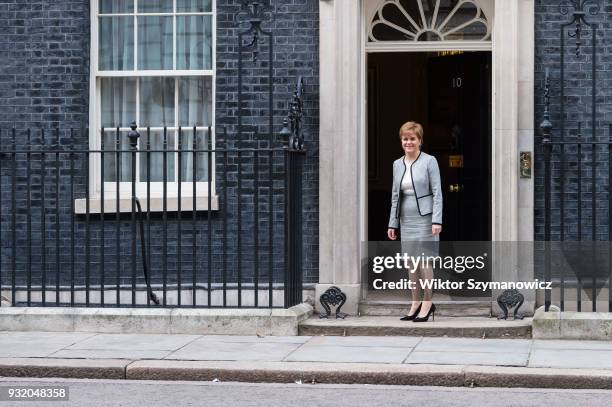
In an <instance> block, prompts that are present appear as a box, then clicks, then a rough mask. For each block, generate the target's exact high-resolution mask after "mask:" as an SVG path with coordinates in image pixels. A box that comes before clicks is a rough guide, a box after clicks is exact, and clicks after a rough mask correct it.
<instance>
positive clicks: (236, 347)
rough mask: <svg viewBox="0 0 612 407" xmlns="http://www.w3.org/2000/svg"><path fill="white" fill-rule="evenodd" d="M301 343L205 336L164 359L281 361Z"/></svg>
mask: <svg viewBox="0 0 612 407" xmlns="http://www.w3.org/2000/svg"><path fill="white" fill-rule="evenodd" d="M301 345H302V344H301V343H275V342H268V343H265V342H262V343H253V342H213V341H211V340H210V339H208V338H206V339H197V340H195V341H193V342H191V343H190V344H188V345H186V346H185V347H183V348H181V349H179V350H177V351H176V352H172V353H171V354H170V355H168V356H166V357H165V359H183V360H250V361H252V360H267V361H281V360H283V359H284V358H285V357H286V356H287V355H289V354H290V353H291V352H293V351H294V350H296V349H297V348H298V347H299V346H301Z"/></svg>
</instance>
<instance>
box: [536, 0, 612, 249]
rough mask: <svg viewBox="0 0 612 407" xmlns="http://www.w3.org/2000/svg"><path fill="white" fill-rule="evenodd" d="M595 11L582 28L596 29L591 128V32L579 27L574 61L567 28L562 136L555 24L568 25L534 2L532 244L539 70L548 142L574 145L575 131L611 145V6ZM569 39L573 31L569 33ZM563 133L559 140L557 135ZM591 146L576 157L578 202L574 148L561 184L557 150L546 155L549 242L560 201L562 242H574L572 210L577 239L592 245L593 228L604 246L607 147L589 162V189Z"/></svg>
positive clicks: (550, 2) (539, 234)
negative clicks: (547, 89) (547, 88)
mask: <svg viewBox="0 0 612 407" xmlns="http://www.w3.org/2000/svg"><path fill="white" fill-rule="evenodd" d="M599 3H600V5H601V8H600V10H599V14H598V15H594V16H593V15H589V14H588V13H587V15H586V19H587V21H588V22H590V23H592V24H595V25H596V27H597V39H596V43H595V44H596V55H597V56H596V73H595V77H596V81H597V82H596V94H595V95H596V105H597V114H596V119H595V126H594V127H593V123H592V115H591V110H592V106H593V104H592V92H591V83H592V82H591V80H592V78H593V75H592V71H591V69H592V68H591V61H592V56H591V46H592V40H591V38H592V31H591V29H590V28H589V27H583V30H582V34H581V36H582V45H581V48H580V54H579V56H576V54H575V52H576V40H575V38H570V37H569V36H568V34H567V33H568V30H570V29H572V28H575V25H572V26H570V27H568V28H566V30H565V52H564V58H565V61H564V70H565V81H564V83H563V86H564V92H565V96H564V106H565V108H564V110H565V113H564V117H565V130H564V131H563V132H562V131H561V125H562V124H561V122H562V121H561V117H562V115H561V96H560V92H561V86H562V83H561V82H560V76H561V69H560V67H561V57H560V55H561V40H560V36H561V31H560V30H561V24H563V23H566V22H568V21H570V20H571V9H570V15H562V14H561V13H560V9H559V2H558V1H556V0H536V10H535V11H536V15H535V41H536V42H535V80H536V89H535V106H536V122H535V126H536V136H535V142H536V147H535V183H536V184H535V187H536V189H535V208H536V209H535V222H536V225H535V238H536V239H537V240H543V239H544V223H545V222H544V220H545V219H544V199H545V192H544V155H543V151H542V147H541V136H540V133H539V125H540V123H541V121H542V118H543V116H542V114H543V110H544V97H543V95H544V77H545V69H546V68H548V69H549V71H550V77H551V98H550V106H551V108H550V109H551V119H550V120H551V122H552V123H553V126H554V129H553V134H552V139H553V140H561V139H562V137H564V140H575V139H576V135H577V133H578V127H579V125H580V126H581V127H582V132H581V133H582V135H581V138H582V139H583V140H586V141H592V140H593V129H594V130H595V140H597V141H606V140H609V139H612V136H611V135H610V134H609V131H608V126H609V124H610V123H612V45H611V41H610V39H611V38H612V5H610V2H599ZM571 32H572V33H573V32H574V30H571ZM562 133H563V134H562ZM592 151H593V150H592V147H591V146H585V147H583V148H582V151H581V154H580V156H581V160H582V164H581V165H580V170H581V172H582V186H581V188H580V191H581V192H582V194H581V195H582V196H581V197H580V199H579V189H578V168H579V167H578V148H577V147H576V146H566V147H565V164H564V168H565V170H564V172H563V173H564V174H565V176H564V177H563V178H562V175H561V174H562V172H561V165H562V163H561V155H560V150H559V149H558V148H557V147H555V154H553V155H552V160H551V166H552V198H551V201H550V205H551V209H552V210H551V239H552V240H559V239H560V238H561V235H562V233H561V208H560V207H561V201H562V199H563V200H564V206H565V208H564V214H563V219H564V225H563V235H564V236H563V238H564V239H566V240H576V239H578V238H579V231H578V224H579V218H578V205H580V207H581V210H582V214H581V221H582V228H581V229H582V238H583V239H586V240H590V239H592V230H593V226H595V227H596V229H595V230H596V239H598V240H608V239H609V236H608V226H607V225H608V219H609V214H608V209H609V208H608V181H609V177H608V162H609V161H610V156H609V153H608V148H607V146H601V147H597V148H596V154H595V160H596V169H595V177H594V179H595V183H594V188H593V183H592V179H593V178H592V175H593V167H592V162H593V153H592ZM562 182H563V185H564V193H563V196H562V194H561V183H562ZM593 190H595V196H594V197H595V203H596V217H595V223H593V210H592V202H593V201H592V198H593V195H592V192H593Z"/></svg>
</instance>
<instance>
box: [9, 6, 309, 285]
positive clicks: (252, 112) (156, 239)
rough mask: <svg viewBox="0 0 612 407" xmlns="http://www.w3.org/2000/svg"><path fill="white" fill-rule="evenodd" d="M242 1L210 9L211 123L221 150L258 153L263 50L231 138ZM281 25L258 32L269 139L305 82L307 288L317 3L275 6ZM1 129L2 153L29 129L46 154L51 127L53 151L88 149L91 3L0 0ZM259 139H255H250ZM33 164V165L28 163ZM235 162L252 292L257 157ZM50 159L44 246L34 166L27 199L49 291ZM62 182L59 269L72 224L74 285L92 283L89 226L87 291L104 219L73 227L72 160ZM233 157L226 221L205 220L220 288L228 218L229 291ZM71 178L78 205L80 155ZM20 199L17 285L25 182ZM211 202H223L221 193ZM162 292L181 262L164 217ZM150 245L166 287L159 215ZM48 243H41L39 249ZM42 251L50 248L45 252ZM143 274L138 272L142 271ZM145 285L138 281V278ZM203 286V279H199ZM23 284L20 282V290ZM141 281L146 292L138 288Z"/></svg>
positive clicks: (278, 219)
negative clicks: (265, 34)
mask: <svg viewBox="0 0 612 407" xmlns="http://www.w3.org/2000/svg"><path fill="white" fill-rule="evenodd" d="M238 3H239V2H238V1H237V0H217V50H216V51H217V54H216V55H217V78H216V81H217V82H216V83H217V89H216V106H215V107H216V121H217V125H218V127H219V128H222V127H226V128H227V129H228V137H227V139H226V140H224V139H223V137H222V136H221V135H219V136H218V137H217V141H218V143H217V145H218V147H221V148H222V147H225V146H227V147H229V148H232V147H255V146H266V145H267V143H266V140H267V139H268V133H269V131H270V129H269V126H268V120H267V115H268V87H267V86H268V80H267V67H268V64H267V46H266V45H265V44H264V45H262V52H261V54H260V55H259V62H258V63H257V64H254V63H253V62H252V60H251V58H250V55H248V54H247V55H245V58H248V59H245V65H244V70H243V74H244V86H243V92H244V101H245V102H244V104H243V105H242V109H243V127H242V133H241V134H238V128H237V91H238V78H237V74H238V72H237V60H238V52H237V50H238V47H237V41H238V40H237V33H238V31H241V30H245V29H246V28H247V26H246V25H240V23H239V21H238V19H237V12H238V9H239V6H238ZM275 3H276V4H277V6H276V15H275V19H274V20H273V21H272V22H266V23H264V25H263V26H264V29H270V30H272V32H273V34H274V62H273V68H274V112H273V115H274V124H273V129H272V133H273V134H274V135H275V137H277V136H276V135H277V134H278V133H279V132H280V130H281V128H282V120H283V118H284V117H285V115H286V113H287V109H288V103H289V101H290V100H291V95H292V92H293V89H294V86H295V83H296V81H297V78H298V76H300V75H301V76H303V77H304V82H305V97H304V103H305V109H306V110H305V135H306V140H305V146H306V148H307V150H308V154H307V158H306V162H305V166H304V173H303V186H304V199H303V217H304V233H303V249H304V281H305V282H316V281H318V151H317V148H318V0H279V1H276V2H275ZM0 53H1V54H0V59H2V61H3V63H2V65H1V66H0V128H2V131H3V133H2V135H1V140H2V145H3V146H7V145H8V143H9V141H10V135H9V134H7V131H6V129H7V128H10V127H12V126H13V125H15V126H16V127H17V128H18V129H21V131H18V132H17V144H18V146H25V145H27V137H28V136H27V133H26V132H25V131H24V129H26V128H28V127H31V128H33V129H34V128H35V129H40V128H43V129H47V132H46V133H45V139H46V143H47V144H50V143H54V142H55V133H51V134H50V133H49V129H51V128H55V127H57V126H58V125H59V126H61V128H62V129H63V130H62V131H61V132H60V144H62V145H63V146H69V145H73V146H75V148H79V147H84V146H86V142H87V138H86V137H84V136H83V135H82V134H81V132H80V131H79V130H78V129H79V128H81V127H82V126H86V125H87V117H88V108H89V106H88V104H89V97H88V96H89V93H88V92H89V90H88V81H89V55H88V54H89V2H88V1H85V0H78V1H77V0H58V1H0ZM71 127H73V128H75V129H77V130H76V132H75V133H74V140H73V141H71V139H70V133H69V131H68V129H69V128H71ZM255 131H257V132H258V134H255V133H254V132H255ZM41 136H42V133H41V132H40V131H39V130H36V131H34V132H33V133H32V134H31V139H32V144H37V143H40V139H41ZM35 157H36V156H35ZM220 158H221V157H219V159H218V160H217V164H216V165H217V182H218V185H219V186H222V185H223V182H222V178H221V174H222V173H223V172H222V171H223V165H222V160H221V159H220ZM241 158H242V160H241V162H242V167H241V172H242V179H243V182H242V195H241V196H242V198H241V201H240V202H241V217H242V234H241V236H242V237H241V240H242V252H241V253H242V256H240V258H241V261H242V264H240V268H241V273H242V276H243V279H244V281H245V282H249V281H252V276H253V272H254V262H253V259H254V253H253V242H254V239H255V237H254V236H253V232H252V231H253V226H254V217H253V212H254V208H255V206H254V195H255V188H254V185H255V173H254V166H253V165H252V164H253V157H252V156H248V155H245V156H243V157H241ZM54 160H55V157H54V156H47V164H46V168H45V173H46V174H47V175H46V176H45V182H46V183H47V186H46V187H45V191H46V192H45V194H44V197H45V202H44V205H45V206H46V208H47V210H46V215H45V217H46V223H45V228H46V231H45V235H46V236H47V238H46V239H44V240H43V239H42V236H43V234H42V228H41V223H40V222H41V217H42V216H41V212H42V211H41V206H42V199H41V198H42V194H41V187H40V179H41V174H42V172H43V168H41V167H40V164H39V161H38V163H35V164H32V167H31V174H32V175H33V177H34V178H33V179H34V180H35V182H34V185H33V186H32V190H31V199H30V200H29V202H30V205H31V210H30V213H31V217H30V222H31V224H32V228H33V230H34V231H35V233H34V234H33V235H32V237H33V240H32V241H31V242H30V247H31V249H29V250H30V251H31V253H32V256H31V259H30V260H29V261H30V264H31V266H32V269H33V273H34V277H33V279H34V281H35V282H39V281H40V278H41V265H40V264H41V263H42V261H43V257H42V255H43V254H45V256H46V261H47V263H48V264H47V268H46V271H47V273H48V274H49V275H48V277H47V281H49V282H53V281H54V276H55V256H56V250H55V237H56V235H55V233H56V231H55V230H56V229H55V215H54V214H55V212H54V211H55V205H56V201H55V195H56V194H55V192H56V189H55V188H56V187H55V184H54V183H53V182H54V180H55V178H54V177H55V172H56V170H57V165H56V163H55V161H54ZM266 160H267V157H265V156H262V157H260V162H261V164H262V167H261V171H262V172H261V173H260V177H261V178H265V176H266V173H265V170H264V169H265V168H267V167H266V165H267V161H266ZM59 161H60V163H59V171H60V175H61V177H60V185H59V190H60V193H59V196H60V199H59V206H60V235H59V237H60V243H61V250H60V264H61V265H62V267H61V280H62V281H66V280H65V279H66V278H67V277H68V276H69V273H70V270H69V268H67V267H68V266H67V265H68V264H70V262H71V257H70V253H69V252H68V251H67V248H68V247H69V245H70V244H71V235H70V230H71V227H72V221H73V219H74V220H75V229H76V234H75V237H76V239H75V241H76V252H77V253H76V260H75V263H76V264H75V270H76V271H75V273H76V279H77V284H79V283H83V284H84V283H85V282H86V280H87V271H86V263H87V262H86V252H85V239H86V235H85V230H86V228H87V227H89V231H90V242H91V243H92V245H94V247H92V249H91V252H90V254H89V264H90V269H89V271H88V274H89V276H90V281H91V282H92V283H93V282H96V281H97V276H98V275H99V273H100V264H99V263H100V257H99V245H100V242H101V238H102V235H101V229H100V226H101V224H100V220H99V218H98V217H96V216H94V215H92V216H91V218H90V222H89V225H87V223H86V222H85V218H84V217H83V216H78V217H76V218H75V217H73V216H72V215H71V210H70V202H71V199H70V179H71V178H70V162H69V160H68V156H66V155H62V156H60V160H59ZM238 162H239V161H238V160H237V157H229V159H228V163H229V166H228V168H227V170H228V174H227V176H228V184H227V185H228V205H225V202H221V208H222V209H221V210H220V211H218V212H214V213H213V214H212V219H211V224H212V230H211V232H212V234H213V236H214V237H213V244H212V246H213V263H214V264H213V267H212V269H213V271H214V273H213V282H214V281H222V272H221V270H222V267H223V261H222V259H221V257H220V256H219V254H220V253H221V248H222V239H221V237H222V236H223V233H222V231H223V229H222V228H223V219H224V218H225V219H227V220H228V224H229V228H228V229H227V253H228V256H227V258H226V259H227V260H226V261H227V263H226V264H227V272H228V274H227V280H228V281H231V280H232V279H233V278H235V277H236V276H237V274H238V267H239V263H238V260H237V259H238V254H239V252H238V250H239V249H238V247H237V238H238V230H237V224H236V218H237V216H238V214H237V210H238V205H237V204H236V200H237V194H238V191H237V170H238ZM281 162H282V159H281V157H280V156H278V157H277V158H276V159H275V163H278V164H280V163H281ZM73 165H74V169H75V170H74V171H73V172H72V185H73V188H74V196H76V197H84V196H85V185H86V184H85V177H84V176H83V174H84V173H86V165H85V160H83V156H82V155H77V156H76V158H75V160H74V164H73ZM26 166H27V163H26V160H25V154H23V155H21V156H18V167H17V168H18V174H22V175H23V174H25V171H26ZM2 168H3V172H2V174H3V176H2V185H1V188H2V191H3V193H2V197H3V200H2V208H3V211H2V248H3V251H2V277H3V284H6V283H7V278H9V277H10V276H9V274H7V272H8V267H9V266H10V262H11V261H12V260H11V257H12V256H11V253H10V251H8V250H7V249H8V245H9V244H10V238H11V236H10V234H8V231H9V229H8V227H9V226H10V222H11V220H12V219H11V217H10V215H9V209H10V208H11V205H12V203H11V202H10V200H9V194H8V192H9V191H10V183H9V175H10V171H11V167H10V164H9V162H8V161H6V160H3V162H2ZM279 171H282V167H279V166H276V167H275V174H273V175H274V177H275V178H276V180H275V182H274V185H273V186H274V188H275V190H274V198H273V204H272V205H273V210H274V217H273V219H274V228H273V229H274V242H273V247H272V251H273V259H274V269H275V274H274V277H275V280H278V279H279V278H280V276H281V275H282V274H281V273H282V269H281V268H282V253H283V236H282V232H283V222H282V220H283V217H284V216H283V214H282V210H283V204H284V202H283V193H282V192H283V185H284V184H283V180H282V174H281V172H279ZM18 183H19V188H18V189H19V190H20V191H21V192H20V193H18V196H17V200H16V206H17V208H18V211H17V229H18V231H19V233H18V239H19V247H18V250H17V259H16V260H17V263H18V269H19V270H21V272H20V273H19V276H20V277H23V274H25V273H24V270H26V268H27V266H28V260H27V257H28V253H29V250H28V245H27V240H25V233H24V232H25V231H26V230H27V224H28V219H27V216H26V212H27V202H28V199H27V196H26V194H25V192H24V191H25V178H23V177H21V178H18ZM259 185H260V188H259V190H258V192H259V195H260V199H259V202H260V206H259V210H260V211H261V213H262V217H261V218H260V221H261V224H260V239H259V240H260V243H261V244H262V253H267V251H268V247H267V246H266V243H267V234H266V233H267V223H266V222H267V218H266V214H267V209H268V208H269V206H267V205H268V204H269V202H268V200H267V186H268V185H266V183H265V182H264V181H261V182H260V184H259ZM217 193H218V194H219V195H220V199H222V198H223V197H222V195H221V194H222V191H221V190H218V191H217ZM198 216H199V217H198V224H197V227H196V233H195V236H196V237H195V238H196V244H197V256H196V259H195V262H196V266H197V267H198V268H199V269H200V270H203V269H205V268H206V267H207V265H206V261H207V259H208V249H207V247H208V243H207V238H208V223H207V213H200V214H198ZM114 219H115V216H114V214H113V215H111V216H107V221H105V233H104V242H105V246H106V250H105V253H106V255H105V263H104V264H105V265H106V267H105V268H106V270H112V269H114V264H115V261H116V253H117V251H116V249H115V245H116V242H117V240H116V233H117V229H116V223H114ZM183 219H184V220H183V222H182V224H181V227H182V230H183V233H182V235H181V236H182V244H183V256H182V257H181V259H182V262H183V267H184V270H185V271H184V272H183V275H182V278H183V281H184V282H189V283H190V282H191V274H190V271H191V269H192V264H193V261H194V259H193V256H192V254H191V253H192V252H191V248H192V240H191V239H192V236H193V233H192V230H191V213H185V214H183ZM168 225H169V226H168V227H169V232H168V239H169V247H168V253H169V256H168V270H169V275H168V281H169V282H173V281H175V280H176V278H177V276H176V267H177V265H176V262H177V254H176V252H177V245H176V240H177V232H176V230H177V227H178V222H177V219H176V216H175V214H170V215H169V221H168ZM130 231H131V229H130V223H129V215H127V216H126V215H122V217H121V222H120V228H119V236H120V239H119V243H120V245H119V246H120V248H119V251H120V256H119V261H120V262H121V263H122V264H121V267H122V270H123V273H122V274H121V281H122V282H125V283H129V282H130V281H131V272H130V265H131V250H130ZM151 236H152V238H151V242H152V250H151V252H152V256H153V258H152V264H151V265H150V266H151V267H152V269H153V276H154V279H153V281H154V282H161V276H162V263H163V262H162V261H161V260H162V258H161V254H162V252H161V251H162V246H161V243H162V222H161V219H160V216H159V215H153V220H152V222H151ZM43 242H44V243H43ZM43 245H46V247H45V248H44V249H45V250H44V251H43V247H42V246H43ZM139 267H140V265H139ZM267 267H268V263H267V261H263V262H261V264H260V272H259V273H260V278H261V279H262V280H263V281H267ZM140 275H141V272H140V270H138V276H140ZM106 279H107V284H113V283H114V282H115V281H116V276H115V275H114V274H112V273H110V272H108V274H107V275H106ZM199 280H200V281H201V280H202V278H199ZM22 281H23V280H22ZM138 281H141V279H140V278H139V279H138Z"/></svg>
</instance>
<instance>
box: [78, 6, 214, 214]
mask: <svg viewBox="0 0 612 407" xmlns="http://www.w3.org/2000/svg"><path fill="white" fill-rule="evenodd" d="M133 1H134V10H133V12H132V13H112V14H100V13H99V12H98V10H99V3H100V1H99V0H90V47H89V48H90V78H89V135H88V137H89V140H88V145H89V149H90V150H100V149H101V131H100V130H101V127H102V126H101V91H100V90H101V79H102V78H108V77H132V78H136V79H137V80H136V89H137V90H136V92H137V95H139V86H140V81H139V80H138V78H141V77H147V76H149V77H152V76H155V77H173V78H175V80H176V81H175V109H174V110H175V112H174V115H175V123H174V126H167V129H168V131H173V132H176V133H178V127H179V126H178V125H179V123H178V109H177V106H176V104H177V100H176V95H178V92H179V89H178V86H177V85H178V83H179V81H178V78H181V77H210V78H211V100H210V103H211V106H210V112H211V119H210V120H211V123H210V129H211V131H210V134H209V135H208V137H209V139H210V144H211V148H212V149H213V150H214V149H215V137H214V135H215V125H216V123H215V119H216V115H215V103H216V94H215V93H216V75H217V72H216V45H217V36H216V26H217V16H216V10H217V0H211V11H209V12H196V13H194V12H176V11H175V10H176V0H172V3H173V11H172V12H170V13H139V12H138V0H133ZM100 15H102V16H133V17H135V19H137V18H138V17H139V16H172V20H173V24H172V27H173V28H172V42H173V44H172V49H173V52H172V68H173V69H172V70H139V69H137V68H138V25H137V24H134V51H133V52H134V65H133V69H132V70H125V71H104V70H100V69H99V58H98V56H99V38H98V35H99V16H100ZM183 15H187V16H189V15H195V16H199V15H210V16H211V39H212V44H211V69H201V70H184V69H181V70H179V69H176V63H177V52H176V51H177V30H176V24H177V16H183ZM138 99H139V97H137V98H136V106H135V108H136V117H135V118H134V119H135V120H138V117H139V115H140V111H139V108H138V106H139V103H140V102H139V100H138ZM139 124H144V123H139ZM182 128H183V129H184V131H192V129H193V126H184V127H182ZM154 129H162V130H163V127H151V130H154ZM105 130H106V129H105ZM108 130H109V131H110V130H111V129H110V128H109V129H108ZM113 130H115V129H113ZM129 130H130V129H129V127H121V128H120V131H122V132H123V131H129ZM207 130H208V126H198V127H196V131H207ZM138 131H139V132H140V134H141V136H142V135H144V134H145V132H146V127H139V128H138ZM141 140H142V139H141ZM104 148H105V150H114V148H115V146H114V145H112V146H108V145H105V146H104ZM168 149H169V150H178V134H176V135H175V136H174V145H170V143H169V147H168ZM139 151H143V152H144V151H145V150H144V148H141V147H140V145H139ZM123 154H124V156H125V154H126V153H123ZM139 154H143V153H139ZM178 154H179V153H178V152H174V153H168V157H170V156H171V155H174V177H175V180H174V181H171V180H167V184H166V194H167V195H166V196H167V198H168V200H173V202H169V203H168V205H167V206H168V207H169V208H170V209H169V210H171V208H172V207H174V206H176V202H174V201H178V184H179V182H178V179H177V177H178V171H177V170H178ZM205 154H206V153H205ZM100 156H101V154H100V153H90V155H89V168H90V172H89V186H90V188H89V190H90V199H93V198H100V197H101V195H102V193H101V191H102V188H104V198H105V203H104V208H105V209H106V208H107V207H112V205H111V204H112V202H106V201H107V200H109V201H111V200H112V201H113V202H115V201H117V186H116V185H117V182H116V181H111V182H109V181H107V182H103V180H102V179H101V175H102V174H101V159H100ZM137 160H139V159H138V158H137ZM210 160H211V168H212V172H211V174H209V176H208V178H210V179H211V181H212V182H211V184H212V185H211V186H210V190H211V195H212V198H213V206H217V205H216V202H217V196H216V193H215V191H216V185H215V184H216V183H215V179H216V178H215V174H216V168H215V167H216V166H215V153H214V152H212V153H211V154H210ZM139 167H140V165H139V161H137V163H136V195H137V197H138V198H140V200H141V202H142V203H144V201H145V200H146V198H147V187H149V188H150V195H149V198H151V199H155V200H159V199H160V198H161V197H162V196H163V182H162V181H156V182H153V181H151V182H149V183H147V182H146V181H140V179H139V172H140V168H139ZM193 184H194V182H193V181H183V182H181V201H183V200H184V198H193ZM195 184H196V198H208V189H209V185H208V181H196V182H195ZM131 193H132V183H131V181H120V182H119V200H124V199H125V198H131ZM190 201H191V199H190ZM81 205H82V203H77V206H81ZM196 205H197V207H196V209H198V210H199V209H215V208H214V207H212V208H208V207H207V206H208V205H207V199H205V200H201V199H198V200H197V204H196ZM91 206H92V205H91V204H90V207H91ZM96 206H97V207H99V206H101V205H100V204H99V203H98V204H97V205H96ZM145 206H146V205H145ZM155 206H158V205H151V207H152V208H151V210H154V207H155ZM189 206H191V205H189ZM98 209H99V208H98ZM143 209H145V210H146V208H143ZM185 209H187V208H185ZM112 211H116V209H113V210H112ZM121 211H122V212H123V210H121Z"/></svg>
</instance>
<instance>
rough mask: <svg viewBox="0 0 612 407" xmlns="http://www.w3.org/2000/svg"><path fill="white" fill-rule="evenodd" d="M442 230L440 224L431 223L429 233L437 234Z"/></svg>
mask: <svg viewBox="0 0 612 407" xmlns="http://www.w3.org/2000/svg"><path fill="white" fill-rule="evenodd" d="M440 232H442V225H431V234H432V235H434V236H435V235H439V234H440Z"/></svg>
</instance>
